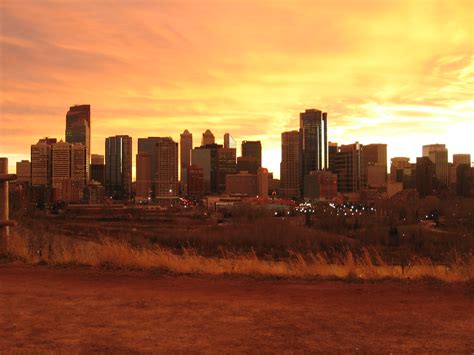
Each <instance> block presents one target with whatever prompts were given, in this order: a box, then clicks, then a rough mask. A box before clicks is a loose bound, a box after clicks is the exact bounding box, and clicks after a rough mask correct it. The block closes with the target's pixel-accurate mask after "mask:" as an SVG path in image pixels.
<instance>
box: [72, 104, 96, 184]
mask: <svg viewBox="0 0 474 355" xmlns="http://www.w3.org/2000/svg"><path fill="white" fill-rule="evenodd" d="M66 142H67V143H81V144H83V145H84V146H85V147H86V161H85V167H84V169H85V171H86V179H85V181H84V183H86V182H87V180H88V179H89V178H90V171H89V170H90V168H89V164H90V161H91V159H90V156H91V106H90V105H77V106H71V107H70V108H69V111H68V112H67V113H66Z"/></svg>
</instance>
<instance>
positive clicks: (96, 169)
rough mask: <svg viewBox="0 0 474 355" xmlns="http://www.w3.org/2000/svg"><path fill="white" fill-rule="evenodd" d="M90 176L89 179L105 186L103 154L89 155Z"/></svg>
mask: <svg viewBox="0 0 474 355" xmlns="http://www.w3.org/2000/svg"><path fill="white" fill-rule="evenodd" d="M90 177H91V180H94V181H96V182H98V183H100V184H101V185H102V186H105V163H104V156H103V155H99V154H92V155H91V166H90Z"/></svg>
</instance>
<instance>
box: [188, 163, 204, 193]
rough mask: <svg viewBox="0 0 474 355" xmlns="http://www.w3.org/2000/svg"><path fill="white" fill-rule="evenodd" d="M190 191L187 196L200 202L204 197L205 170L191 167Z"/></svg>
mask: <svg viewBox="0 0 474 355" xmlns="http://www.w3.org/2000/svg"><path fill="white" fill-rule="evenodd" d="M187 185H188V191H187V196H188V197H190V198H193V199H197V200H200V199H202V198H203V196H204V172H203V168H201V167H199V166H197V165H191V166H189V169H188V181H187Z"/></svg>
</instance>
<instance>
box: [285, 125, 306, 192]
mask: <svg viewBox="0 0 474 355" xmlns="http://www.w3.org/2000/svg"><path fill="white" fill-rule="evenodd" d="M299 137H300V136H299V132H298V131H289V132H283V133H282V134H281V163H280V178H281V181H280V195H281V196H283V197H286V198H295V199H297V198H299V196H300V181H301V173H300V171H301V169H300V167H301V165H300V161H301V159H300V157H301V156H300V144H299V142H300V141H299Z"/></svg>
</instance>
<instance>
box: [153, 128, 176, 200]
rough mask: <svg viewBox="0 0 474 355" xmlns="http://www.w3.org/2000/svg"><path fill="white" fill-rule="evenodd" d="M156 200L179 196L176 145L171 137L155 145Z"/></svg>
mask: <svg viewBox="0 0 474 355" xmlns="http://www.w3.org/2000/svg"><path fill="white" fill-rule="evenodd" d="M155 193H156V198H164V197H176V196H178V194H179V181H178V143H177V142H175V141H173V139H172V138H171V137H166V138H162V139H161V140H160V141H159V142H158V143H157V144H156V188H155Z"/></svg>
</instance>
